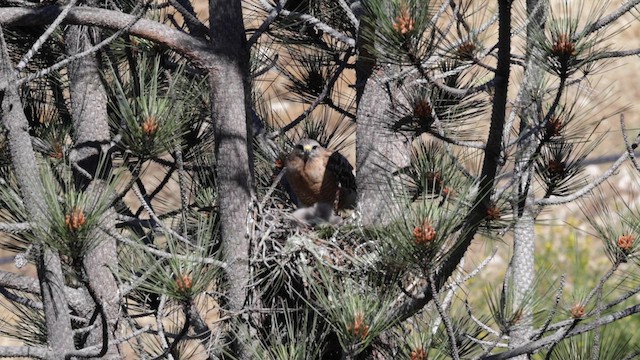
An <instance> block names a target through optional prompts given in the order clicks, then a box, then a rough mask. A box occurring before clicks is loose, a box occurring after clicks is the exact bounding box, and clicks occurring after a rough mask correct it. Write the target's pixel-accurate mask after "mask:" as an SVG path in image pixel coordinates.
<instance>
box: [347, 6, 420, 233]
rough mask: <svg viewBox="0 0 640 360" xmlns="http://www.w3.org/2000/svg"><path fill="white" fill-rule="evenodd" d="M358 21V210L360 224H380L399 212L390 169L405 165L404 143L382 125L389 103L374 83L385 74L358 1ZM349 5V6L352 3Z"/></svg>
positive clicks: (367, 18) (368, 21)
mask: <svg viewBox="0 0 640 360" xmlns="http://www.w3.org/2000/svg"><path fill="white" fill-rule="evenodd" d="M353 5H355V7H356V8H358V9H359V10H358V11H357V12H356V14H357V16H358V19H359V20H360V28H359V29H358V38H357V41H356V47H357V52H358V60H357V62H356V90H357V92H356V101H357V108H358V110H357V114H356V115H357V116H356V119H357V120H356V121H357V124H358V126H357V128H356V169H357V174H356V175H357V177H356V181H357V189H358V210H359V211H360V214H361V217H362V218H361V219H362V225H364V226H371V225H374V224H384V223H387V222H389V221H390V219H391V218H392V216H393V215H394V214H395V215H398V214H399V212H400V204H399V203H398V201H394V197H393V194H394V189H393V187H392V184H393V181H392V179H391V177H392V175H391V173H392V171H394V170H395V168H396V167H402V166H406V165H407V164H408V157H407V156H406V154H407V153H408V151H407V150H408V149H407V144H404V141H403V140H404V138H403V137H402V136H401V135H400V134H397V133H393V132H392V131H391V130H389V129H387V128H385V126H384V121H383V120H384V118H383V116H384V114H385V112H386V111H387V110H388V109H389V107H390V106H391V101H392V99H391V96H393V95H392V94H390V92H389V91H388V87H387V85H386V84H382V83H380V82H378V79H379V78H384V77H386V75H388V74H386V73H385V71H384V70H383V69H382V67H377V66H376V60H375V54H373V53H371V52H370V51H368V49H370V48H371V46H372V45H373V44H371V43H370V41H371V40H370V39H368V38H367V37H364V36H363V34H365V33H367V32H369V33H373V30H372V28H373V27H375V24H374V20H373V19H372V18H371V17H370V16H362V14H361V12H362V9H361V6H362V5H361V4H355V3H354V4H353ZM353 5H352V6H353Z"/></svg>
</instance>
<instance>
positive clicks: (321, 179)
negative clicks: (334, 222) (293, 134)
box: [285, 139, 356, 209]
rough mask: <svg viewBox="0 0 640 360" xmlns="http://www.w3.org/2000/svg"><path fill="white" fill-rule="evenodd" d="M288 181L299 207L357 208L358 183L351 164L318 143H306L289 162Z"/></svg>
mask: <svg viewBox="0 0 640 360" xmlns="http://www.w3.org/2000/svg"><path fill="white" fill-rule="evenodd" d="M285 166H286V173H285V174H286V177H287V181H288V182H289V185H290V186H291V189H292V190H293V192H294V193H295V195H296V196H297V197H298V205H302V206H312V205H314V204H316V203H327V204H331V205H332V206H333V207H334V208H336V209H347V208H353V207H354V206H355V202H356V201H355V200H356V179H355V177H354V175H353V167H352V166H351V164H350V163H349V161H348V160H347V159H346V158H345V157H344V156H342V154H340V153H339V152H337V151H331V150H327V149H325V148H324V147H322V146H321V145H320V144H319V143H318V142H317V141H315V140H312V139H302V140H300V141H299V142H298V144H296V146H295V147H294V148H293V150H292V151H291V153H289V155H288V156H287V159H286V163H285Z"/></svg>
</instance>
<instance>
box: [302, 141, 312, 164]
mask: <svg viewBox="0 0 640 360" xmlns="http://www.w3.org/2000/svg"><path fill="white" fill-rule="evenodd" d="M312 149H313V147H312V146H311V145H305V146H303V147H302V150H304V161H305V162H306V161H307V160H308V159H309V154H311V150H312Z"/></svg>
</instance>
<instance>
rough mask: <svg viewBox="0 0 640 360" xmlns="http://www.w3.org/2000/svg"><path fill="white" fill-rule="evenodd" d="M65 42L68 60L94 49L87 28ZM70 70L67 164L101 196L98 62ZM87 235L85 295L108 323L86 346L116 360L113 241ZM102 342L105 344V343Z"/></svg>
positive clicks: (108, 222) (107, 221) (109, 221)
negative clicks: (71, 146) (70, 143)
mask: <svg viewBox="0 0 640 360" xmlns="http://www.w3.org/2000/svg"><path fill="white" fill-rule="evenodd" d="M65 39H66V41H65V42H66V45H67V53H68V54H69V55H70V56H72V55H74V54H76V53H79V52H82V51H84V50H87V49H88V48H90V47H91V45H92V41H91V38H90V30H89V29H88V28H86V27H80V26H71V27H69V29H68V30H67V32H66V33H65ZM68 71H69V82H70V84H69V90H70V95H71V113H72V118H73V125H74V132H75V147H74V149H73V151H72V153H71V156H70V160H71V161H72V162H75V163H77V164H78V166H80V167H81V168H82V169H83V170H84V171H85V172H87V173H89V174H91V175H93V176H94V180H93V182H92V183H91V186H90V187H89V188H88V189H87V191H88V192H89V193H90V194H93V195H92V197H93V198H95V199H97V198H100V197H101V193H102V192H104V191H108V190H107V189H108V186H109V185H108V183H107V182H106V180H104V179H102V178H101V176H100V175H101V173H104V171H106V170H108V165H109V164H108V161H109V159H104V163H103V164H100V163H101V161H100V157H101V155H102V154H104V153H105V152H106V151H105V150H106V146H108V144H109V140H110V133H109V122H108V115H107V95H106V91H105V89H104V87H103V85H102V81H101V79H100V73H99V65H98V60H97V58H96V57H95V56H86V57H83V58H80V59H77V60H75V61H72V62H71V64H70V65H69V68H68ZM99 166H100V168H99ZM75 175H76V179H77V181H76V182H77V183H78V184H79V186H83V187H84V184H85V183H86V182H87V179H86V178H85V177H84V175H82V174H79V173H78V174H75ZM102 217H103V219H102V220H101V224H102V226H105V227H108V228H113V227H114V224H115V222H114V220H115V217H114V213H113V211H107V212H106V213H105V214H104V215H102ZM89 236H90V237H92V238H93V239H95V241H96V243H95V246H94V247H91V249H89V250H88V252H87V253H86V254H85V255H84V258H83V266H84V269H85V273H86V278H87V282H88V284H87V286H88V289H89V292H90V293H91V294H92V298H93V300H94V301H96V307H97V308H98V309H99V310H100V313H101V318H102V320H103V321H102V324H107V329H103V326H102V324H101V325H100V326H98V327H97V328H96V329H94V330H93V331H91V332H90V333H89V337H88V339H87V343H86V344H85V345H96V344H101V345H103V346H105V345H106V347H105V348H104V350H106V356H107V357H120V356H121V352H120V349H119V348H118V347H117V346H116V345H115V343H114V341H115V339H116V338H117V335H118V320H119V304H118V301H119V299H118V284H117V283H116V279H115V278H114V276H113V273H112V271H113V270H115V269H116V268H117V265H118V261H117V255H116V241H115V239H114V238H112V237H111V236H108V235H106V233H105V232H104V231H100V230H96V231H94V233H92V234H90V235H89ZM87 315H88V314H87ZM103 332H104V333H103ZM103 334H106V338H103ZM105 340H106V341H107V342H108V344H103V342H104V341H105Z"/></svg>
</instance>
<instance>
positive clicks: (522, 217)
mask: <svg viewBox="0 0 640 360" xmlns="http://www.w3.org/2000/svg"><path fill="white" fill-rule="evenodd" d="M538 5H539V1H538V0H527V14H528V17H529V18H530V19H531V21H530V22H529V24H528V25H527V53H526V61H527V70H526V74H525V81H523V84H522V86H523V88H524V89H523V102H522V112H521V122H520V129H519V133H520V134H524V133H526V132H528V131H530V130H531V127H532V126H535V125H536V124H537V123H538V122H539V116H538V114H539V112H540V110H541V109H540V107H541V104H540V99H539V98H538V97H537V96H536V95H535V91H536V89H538V88H539V87H540V84H541V82H542V78H543V70H542V68H541V67H540V66H539V65H537V62H536V61H535V60H534V58H533V56H534V55H535V54H534V53H533V52H534V51H539V50H537V49H536V47H535V44H534V42H533V40H532V37H533V36H534V35H535V33H536V32H538V31H540V29H541V28H542V27H543V26H544V11H543V10H542V8H541V9H538V11H537V12H534V11H535V10H536V8H537V6H538ZM517 110H518V109H516V110H514V111H517ZM537 148H538V141H537V137H535V136H529V137H526V138H524V139H523V140H522V141H520V142H518V149H517V151H516V154H517V155H516V171H515V174H516V176H518V177H519V179H518V213H517V217H516V223H515V225H514V231H513V255H512V257H511V262H510V265H509V271H508V278H507V285H506V286H511V287H512V289H508V291H513V295H514V298H513V299H514V302H515V304H514V305H515V306H516V307H520V306H524V305H526V301H527V294H529V293H530V291H531V290H532V287H533V283H534V279H535V270H534V263H535V262H534V260H535V239H536V233H535V217H536V215H535V209H534V207H535V204H534V203H535V196H534V194H533V191H532V189H531V183H532V181H533V167H532V166H530V165H529V164H530V161H531V158H532V157H533V156H536V155H537V154H536V152H537ZM524 310H525V312H524V313H523V317H522V320H521V321H520V322H519V323H518V324H516V325H515V326H514V328H513V329H511V331H510V332H509V336H510V337H511V340H510V341H509V348H512V349H513V348H517V347H519V346H522V345H523V344H525V343H527V342H528V341H529V338H530V337H531V335H532V332H533V319H532V314H531V311H530V310H529V309H528V308H527V307H526V306H525V309H524ZM516 359H518V360H524V359H528V356H527V355H520V356H518V357H517V358H516Z"/></svg>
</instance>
